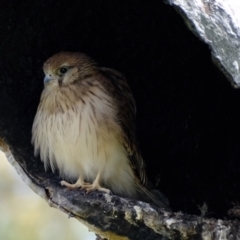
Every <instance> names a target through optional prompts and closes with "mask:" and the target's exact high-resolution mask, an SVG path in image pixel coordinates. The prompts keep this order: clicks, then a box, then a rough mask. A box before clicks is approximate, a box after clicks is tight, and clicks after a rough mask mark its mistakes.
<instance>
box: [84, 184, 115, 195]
mask: <svg viewBox="0 0 240 240" xmlns="http://www.w3.org/2000/svg"><path fill="white" fill-rule="evenodd" d="M81 188H82V189H84V190H86V192H87V194H88V193H90V192H92V191H94V190H98V191H100V192H105V193H108V194H110V193H111V191H110V190H109V189H107V188H103V187H101V186H100V185H99V183H96V182H93V184H89V183H87V184H84V185H83V186H81Z"/></svg>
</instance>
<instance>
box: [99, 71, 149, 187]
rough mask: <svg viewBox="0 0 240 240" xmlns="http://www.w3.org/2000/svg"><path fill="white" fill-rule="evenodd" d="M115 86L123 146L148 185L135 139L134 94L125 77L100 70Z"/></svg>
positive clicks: (132, 164)
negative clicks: (122, 133)
mask: <svg viewBox="0 0 240 240" xmlns="http://www.w3.org/2000/svg"><path fill="white" fill-rule="evenodd" d="M100 72H101V74H103V75H104V76H105V77H106V78H107V79H108V80H110V82H111V85H112V86H113V88H112V89H113V90H112V94H113V96H114V99H116V103H117V107H118V120H119V122H120V125H121V127H122V130H123V132H124V142H123V145H124V147H125V148H126V150H127V152H128V158H129V161H130V164H131V167H132V169H133V170H134V172H135V174H136V176H137V177H138V179H139V180H140V181H141V183H142V184H143V185H146V184H147V176H146V172H145V164H144V161H143V159H142V157H141V154H140V152H139V150H138V147H137V144H136V138H135V115H136V105H135V101H134V98H133V96H132V92H131V90H130V88H129V86H128V84H127V81H126V79H125V77H124V75H123V74H122V73H120V72H118V71H115V70H113V69H109V68H100Z"/></svg>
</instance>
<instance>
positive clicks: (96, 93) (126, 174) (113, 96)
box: [32, 52, 167, 207]
mask: <svg viewBox="0 0 240 240" xmlns="http://www.w3.org/2000/svg"><path fill="white" fill-rule="evenodd" d="M43 71H44V73H45V78H44V85H45V87H44V90H43V92H42V94H41V99H40V103H39V106H38V109H37V113H36V116H35V119H34V122H33V126H32V144H33V145H34V153H35V155H38V154H40V158H41V160H42V161H43V163H44V166H45V169H46V170H47V169H48V168H49V167H50V168H51V169H52V171H53V172H54V171H55V170H56V169H57V170H58V171H59V174H60V176H61V177H62V178H63V179H64V180H63V181H61V182H60V183H61V185H62V186H65V187H67V188H69V189H75V188H81V189H85V190H86V192H87V193H89V192H91V191H94V190H98V191H102V192H106V193H110V191H112V192H113V193H115V194H119V195H121V196H124V197H130V198H134V199H141V200H142V199H143V200H145V201H148V202H153V203H155V204H156V205H158V206H160V207H166V206H167V200H166V199H165V198H164V197H163V196H162V195H161V194H156V193H154V192H153V191H151V190H149V189H148V185H149V184H148V180H147V176H146V172H145V164H144V161H143V158H142V156H141V154H140V151H139V149H138V146H137V143H136V138H135V124H134V122H135V113H136V107H135V101H134V99H133V96H132V93H131V90H130V88H129V86H128V84H127V82H126V79H125V77H124V76H123V74H121V73H120V72H117V71H115V70H113V69H109V68H103V67H99V66H98V64H97V63H96V62H95V61H94V60H92V59H91V58H90V57H88V56H87V55H85V54H83V53H78V52H60V53H57V54H55V55H53V56H52V57H50V58H49V59H48V60H47V61H46V62H45V63H44V65H43ZM76 180H77V181H76ZM73 181H76V182H75V183H72V182H73Z"/></svg>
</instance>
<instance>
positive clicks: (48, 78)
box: [43, 75, 53, 86]
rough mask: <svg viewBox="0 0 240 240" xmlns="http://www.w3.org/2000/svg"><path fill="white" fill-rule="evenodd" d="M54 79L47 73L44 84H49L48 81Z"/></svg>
mask: <svg viewBox="0 0 240 240" xmlns="http://www.w3.org/2000/svg"><path fill="white" fill-rule="evenodd" d="M52 80H53V78H52V77H51V76H49V75H46V76H45V77H44V80H43V82H44V86H47V85H48V83H49V82H51V81H52Z"/></svg>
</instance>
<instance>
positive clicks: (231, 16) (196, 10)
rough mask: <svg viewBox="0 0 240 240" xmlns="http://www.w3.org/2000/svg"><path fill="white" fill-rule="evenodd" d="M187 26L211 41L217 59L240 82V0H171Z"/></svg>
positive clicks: (237, 82)
mask: <svg viewBox="0 0 240 240" xmlns="http://www.w3.org/2000/svg"><path fill="white" fill-rule="evenodd" d="M168 2H169V3H170V4H171V5H173V6H174V7H175V8H176V9H177V10H178V11H179V13H180V14H181V15H182V16H183V17H184V19H185V20H186V23H187V26H188V27H189V28H190V29H191V30H192V31H193V32H194V33H195V34H196V35H197V36H198V37H200V38H201V40H203V41H204V42H205V43H207V44H208V45H209V47H210V49H211V51H212V57H213V60H214V61H215V62H216V64H217V65H218V66H219V67H220V68H221V69H222V71H223V72H224V73H225V74H226V76H227V77H228V78H229V79H230V80H231V81H232V83H233V84H234V85H235V86H236V87H239V86H240V69H239V65H240V60H239V59H240V52H239V51H238V50H237V49H239V47H240V17H239V13H240V2H239V1H231V0H200V1H199V0H192V1H182V0H169V1H168Z"/></svg>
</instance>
